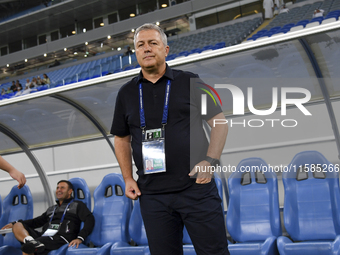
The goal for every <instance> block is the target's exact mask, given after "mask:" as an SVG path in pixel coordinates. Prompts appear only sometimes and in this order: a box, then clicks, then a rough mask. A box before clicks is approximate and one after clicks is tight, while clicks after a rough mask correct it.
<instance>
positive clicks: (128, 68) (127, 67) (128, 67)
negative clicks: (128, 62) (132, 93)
mask: <svg viewBox="0 0 340 255" xmlns="http://www.w3.org/2000/svg"><path fill="white" fill-rule="evenodd" d="M134 68H135V67H134V66H126V67H125V68H124V71H128V70H131V69H134Z"/></svg>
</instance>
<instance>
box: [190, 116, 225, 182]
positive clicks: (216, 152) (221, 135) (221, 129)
mask: <svg viewBox="0 0 340 255" xmlns="http://www.w3.org/2000/svg"><path fill="white" fill-rule="evenodd" d="M215 119H219V120H220V119H223V120H225V117H224V114H223V112H221V113H219V114H217V115H215V116H214V117H212V118H211V119H210V120H208V124H209V126H210V127H211V134H210V144H209V147H208V152H207V156H209V157H211V158H216V159H219V158H220V157H221V154H222V150H223V148H224V144H225V141H226V139H227V134H228V125H227V124H223V125H221V124H219V125H215V126H214V120H215ZM219 123H221V122H219ZM209 166H210V163H209V162H208V161H206V160H203V161H201V162H199V163H198V164H197V165H195V166H194V169H192V170H191V172H190V174H189V175H190V176H193V175H195V174H196V173H197V172H198V171H197V169H207V168H208V167H209ZM212 175H213V173H209V172H198V173H197V178H196V183H200V184H204V183H208V182H210V181H211V177H212Z"/></svg>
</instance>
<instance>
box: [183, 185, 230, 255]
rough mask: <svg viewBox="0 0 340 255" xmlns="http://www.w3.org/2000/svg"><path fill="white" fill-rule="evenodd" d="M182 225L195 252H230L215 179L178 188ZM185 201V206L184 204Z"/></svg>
mask: <svg viewBox="0 0 340 255" xmlns="http://www.w3.org/2000/svg"><path fill="white" fill-rule="evenodd" d="M181 193H182V194H181V196H179V201H178V202H179V203H181V204H182V205H183V209H182V210H181V215H182V217H183V221H184V225H185V226H186V228H187V230H188V233H189V235H190V238H191V241H192V243H193V245H194V247H195V251H196V253H197V254H198V255H203V254H205V255H206V254H214V255H229V251H228V242H227V235H226V230H225V221H224V216H223V211H222V206H221V198H220V197H219V195H218V190H217V188H216V184H215V181H214V180H212V181H211V182H210V183H207V184H197V183H195V184H193V185H192V186H191V187H190V188H188V189H187V190H185V191H182V192H181ZM185 205H187V206H185Z"/></svg>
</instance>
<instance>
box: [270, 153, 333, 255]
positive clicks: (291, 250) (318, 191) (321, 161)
mask: <svg viewBox="0 0 340 255" xmlns="http://www.w3.org/2000/svg"><path fill="white" fill-rule="evenodd" d="M287 170H288V171H287V172H283V173H282V180H283V184H284V192H285V197H284V210H283V218H284V225H285V228H286V231H287V233H288V234H289V236H290V238H288V237H286V236H281V237H279V238H278V242H277V243H278V249H279V252H280V254H281V255H286V254H290V255H297V254H299V255H305V254H306V255H307V254H312V255H314V254H320V255H321V254H322V255H328V254H339V247H340V222H339V215H340V210H339V204H340V191H339V173H338V171H336V168H335V166H334V165H332V164H331V163H330V162H329V161H328V160H327V159H326V158H325V157H324V156H323V155H322V154H321V153H320V152H317V151H304V152H300V153H298V154H297V155H296V156H295V157H294V158H293V160H292V161H291V163H290V164H289V165H288V166H287Z"/></svg>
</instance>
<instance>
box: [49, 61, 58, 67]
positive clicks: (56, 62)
mask: <svg viewBox="0 0 340 255" xmlns="http://www.w3.org/2000/svg"><path fill="white" fill-rule="evenodd" d="M58 65H60V62H59V61H58V59H55V60H54V63H53V64H52V65H50V66H49V67H48V68H51V67H55V66H58Z"/></svg>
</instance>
